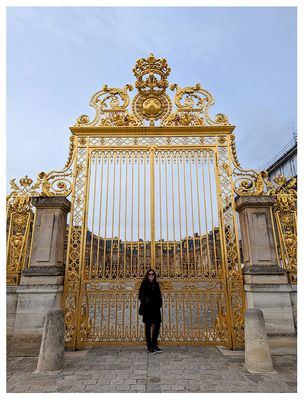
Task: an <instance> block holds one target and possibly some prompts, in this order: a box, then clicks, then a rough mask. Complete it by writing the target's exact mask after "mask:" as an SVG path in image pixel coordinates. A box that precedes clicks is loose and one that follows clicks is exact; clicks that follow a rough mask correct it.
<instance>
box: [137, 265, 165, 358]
mask: <svg viewBox="0 0 304 400" xmlns="http://www.w3.org/2000/svg"><path fill="white" fill-rule="evenodd" d="M138 298H139V300H140V303H141V304H140V309H141V314H142V316H143V322H144V324H145V333H146V341H147V347H148V353H151V354H156V353H162V351H161V349H160V348H159V347H158V346H157V338H158V334H159V329H160V323H161V315H160V309H161V306H162V297H161V292H160V287H159V283H158V282H157V281H156V274H155V271H154V270H153V269H149V271H147V273H146V275H145V277H144V279H143V281H142V283H141V286H140V289H139V295H138ZM151 330H152V336H151Z"/></svg>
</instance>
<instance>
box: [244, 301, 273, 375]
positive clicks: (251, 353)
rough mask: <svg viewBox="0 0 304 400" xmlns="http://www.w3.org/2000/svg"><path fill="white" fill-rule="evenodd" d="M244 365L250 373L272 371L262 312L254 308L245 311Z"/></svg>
mask: <svg viewBox="0 0 304 400" xmlns="http://www.w3.org/2000/svg"><path fill="white" fill-rule="evenodd" d="M245 367H246V368H247V369H248V371H249V372H251V373H263V372H264V373H265V372H272V371H273V366H272V360H271V355H270V350H269V344H268V340H267V333H266V328H265V322H264V317H263V313H262V311H261V310H258V309H256V308H249V309H247V311H246V313H245Z"/></svg>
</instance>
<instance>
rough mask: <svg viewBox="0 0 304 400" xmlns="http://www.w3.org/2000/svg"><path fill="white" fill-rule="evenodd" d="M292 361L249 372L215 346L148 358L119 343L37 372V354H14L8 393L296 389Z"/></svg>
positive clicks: (173, 349)
mask: <svg viewBox="0 0 304 400" xmlns="http://www.w3.org/2000/svg"><path fill="white" fill-rule="evenodd" d="M28 350H29V352H30V348H29V347H28ZM11 354H15V353H11ZM296 362H297V358H296V356H295V355H286V356H282V355H275V356H273V364H274V368H275V371H276V373H275V374H267V375H266V374H250V373H249V372H248V371H247V370H246V369H245V368H244V366H243V363H244V357H240V356H239V355H238V356H230V355H223V354H222V353H221V352H220V351H219V350H218V349H217V348H214V347H213V348H207V347H202V348H199V347H191V346H187V347H176V346H175V347H164V353H162V354H157V355H155V356H151V355H148V354H147V353H146V350H145V348H143V347H142V348H138V347H134V348H132V347H128V348H126V347H123V346H121V347H112V348H109V347H107V348H106V349H105V348H91V349H86V350H85V351H82V350H81V351H79V352H75V353H73V356H72V355H71V352H70V354H68V356H67V357H66V364H65V367H64V370H63V371H61V372H60V373H58V374H53V375H48V374H39V375H37V374H33V371H34V370H35V368H36V365H37V357H33V356H30V357H25V356H22V357H21V356H18V353H17V352H16V356H9V357H8V359H7V392H11V393H13V392H15V393H16V392H18V393H22V392H30V393H31V392H33V393H34V392H35V393H36V392H41V393H47V392H60V393H73V392H75V393H77V392H86V393H103V392H109V393H111V392H112V393H115V392H138V393H157V392H159V393H161V392H167V393H169V392H171V393H172V392H188V393H191V392H193V393H195V392H201V393H205V392H206V393H207V392H208V393H209V392H213V393H233V392H243V393H246V392H248V393H249V392H250V393H263V392H265V393H295V392H296V391H297V370H296Z"/></svg>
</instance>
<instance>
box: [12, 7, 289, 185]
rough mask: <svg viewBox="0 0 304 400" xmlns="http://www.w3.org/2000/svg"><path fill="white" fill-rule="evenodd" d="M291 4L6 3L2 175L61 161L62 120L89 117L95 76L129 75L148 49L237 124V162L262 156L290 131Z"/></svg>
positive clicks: (113, 79)
mask: <svg viewBox="0 0 304 400" xmlns="http://www.w3.org/2000/svg"><path fill="white" fill-rule="evenodd" d="M296 17H297V16H296V8H288V7H284V8H279V7H264V8H260V7H255V8H253V7H249V8H233V7H227V8H212V7H209V8H205V7H200V8H160V7H156V8H122V7H118V8H55V7H54V8H8V9H7V180H9V179H11V178H15V177H16V178H18V179H19V178H20V177H22V176H24V175H25V174H28V175H29V176H30V177H32V178H36V176H37V173H38V172H40V171H48V170H52V169H61V168H62V167H63V166H64V164H65V162H66V159H67V154H68V138H69V135H70V131H69V129H68V127H69V126H72V125H74V124H75V122H76V118H77V117H78V116H79V115H80V114H88V115H89V116H90V117H92V116H93V114H94V113H93V109H91V108H90V106H89V101H90V99H91V96H92V95H93V94H94V93H95V92H97V91H98V90H100V89H101V86H102V85H103V84H105V83H106V84H108V86H109V87H122V86H124V85H125V84H126V83H130V84H133V83H134V81H135V78H134V76H133V74H132V68H133V66H134V64H135V61H136V59H138V58H141V57H147V56H148V55H149V54H150V53H151V52H153V53H154V54H155V55H156V56H157V57H165V58H167V60H168V63H169V65H170V67H171V70H172V72H171V75H170V76H169V82H170V83H177V84H179V86H181V87H183V86H190V85H194V84H196V83H197V82H199V83H201V84H202V86H203V87H204V88H205V89H207V90H208V91H210V92H211V94H212V95H213V96H214V98H215V102H216V104H215V106H213V107H212V108H211V109H210V115H211V116H212V117H214V116H215V114H216V113H218V112H223V113H225V114H226V115H227V116H228V117H229V120H230V123H232V124H234V125H236V130H235V134H236V137H237V149H238V158H239V161H240V162H241V164H242V166H243V167H244V168H257V167H260V166H263V165H264V164H266V163H267V162H268V161H269V160H270V159H271V158H272V157H273V156H274V155H275V154H276V153H277V152H279V151H280V150H281V148H282V147H283V146H284V145H285V144H286V143H288V142H289V141H290V140H291V139H292V126H293V127H294V129H296V128H297V115H296V89H297V82H296V45H297V42H296V41H297V38H296Z"/></svg>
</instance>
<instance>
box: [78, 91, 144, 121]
mask: <svg viewBox="0 0 304 400" xmlns="http://www.w3.org/2000/svg"><path fill="white" fill-rule="evenodd" d="M132 90H133V86H131V85H125V87H124V88H122V89H119V88H109V87H108V86H107V85H103V87H102V89H101V90H100V91H98V92H97V93H95V94H94V95H93V97H92V98H91V101H90V106H91V107H93V108H94V109H95V117H94V119H93V120H92V121H90V118H89V117H88V116H87V115H80V117H78V119H77V122H76V126H138V125H139V121H138V120H137V119H136V117H134V116H133V115H129V113H128V110H127V107H128V105H129V103H130V97H129V95H128V91H132Z"/></svg>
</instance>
